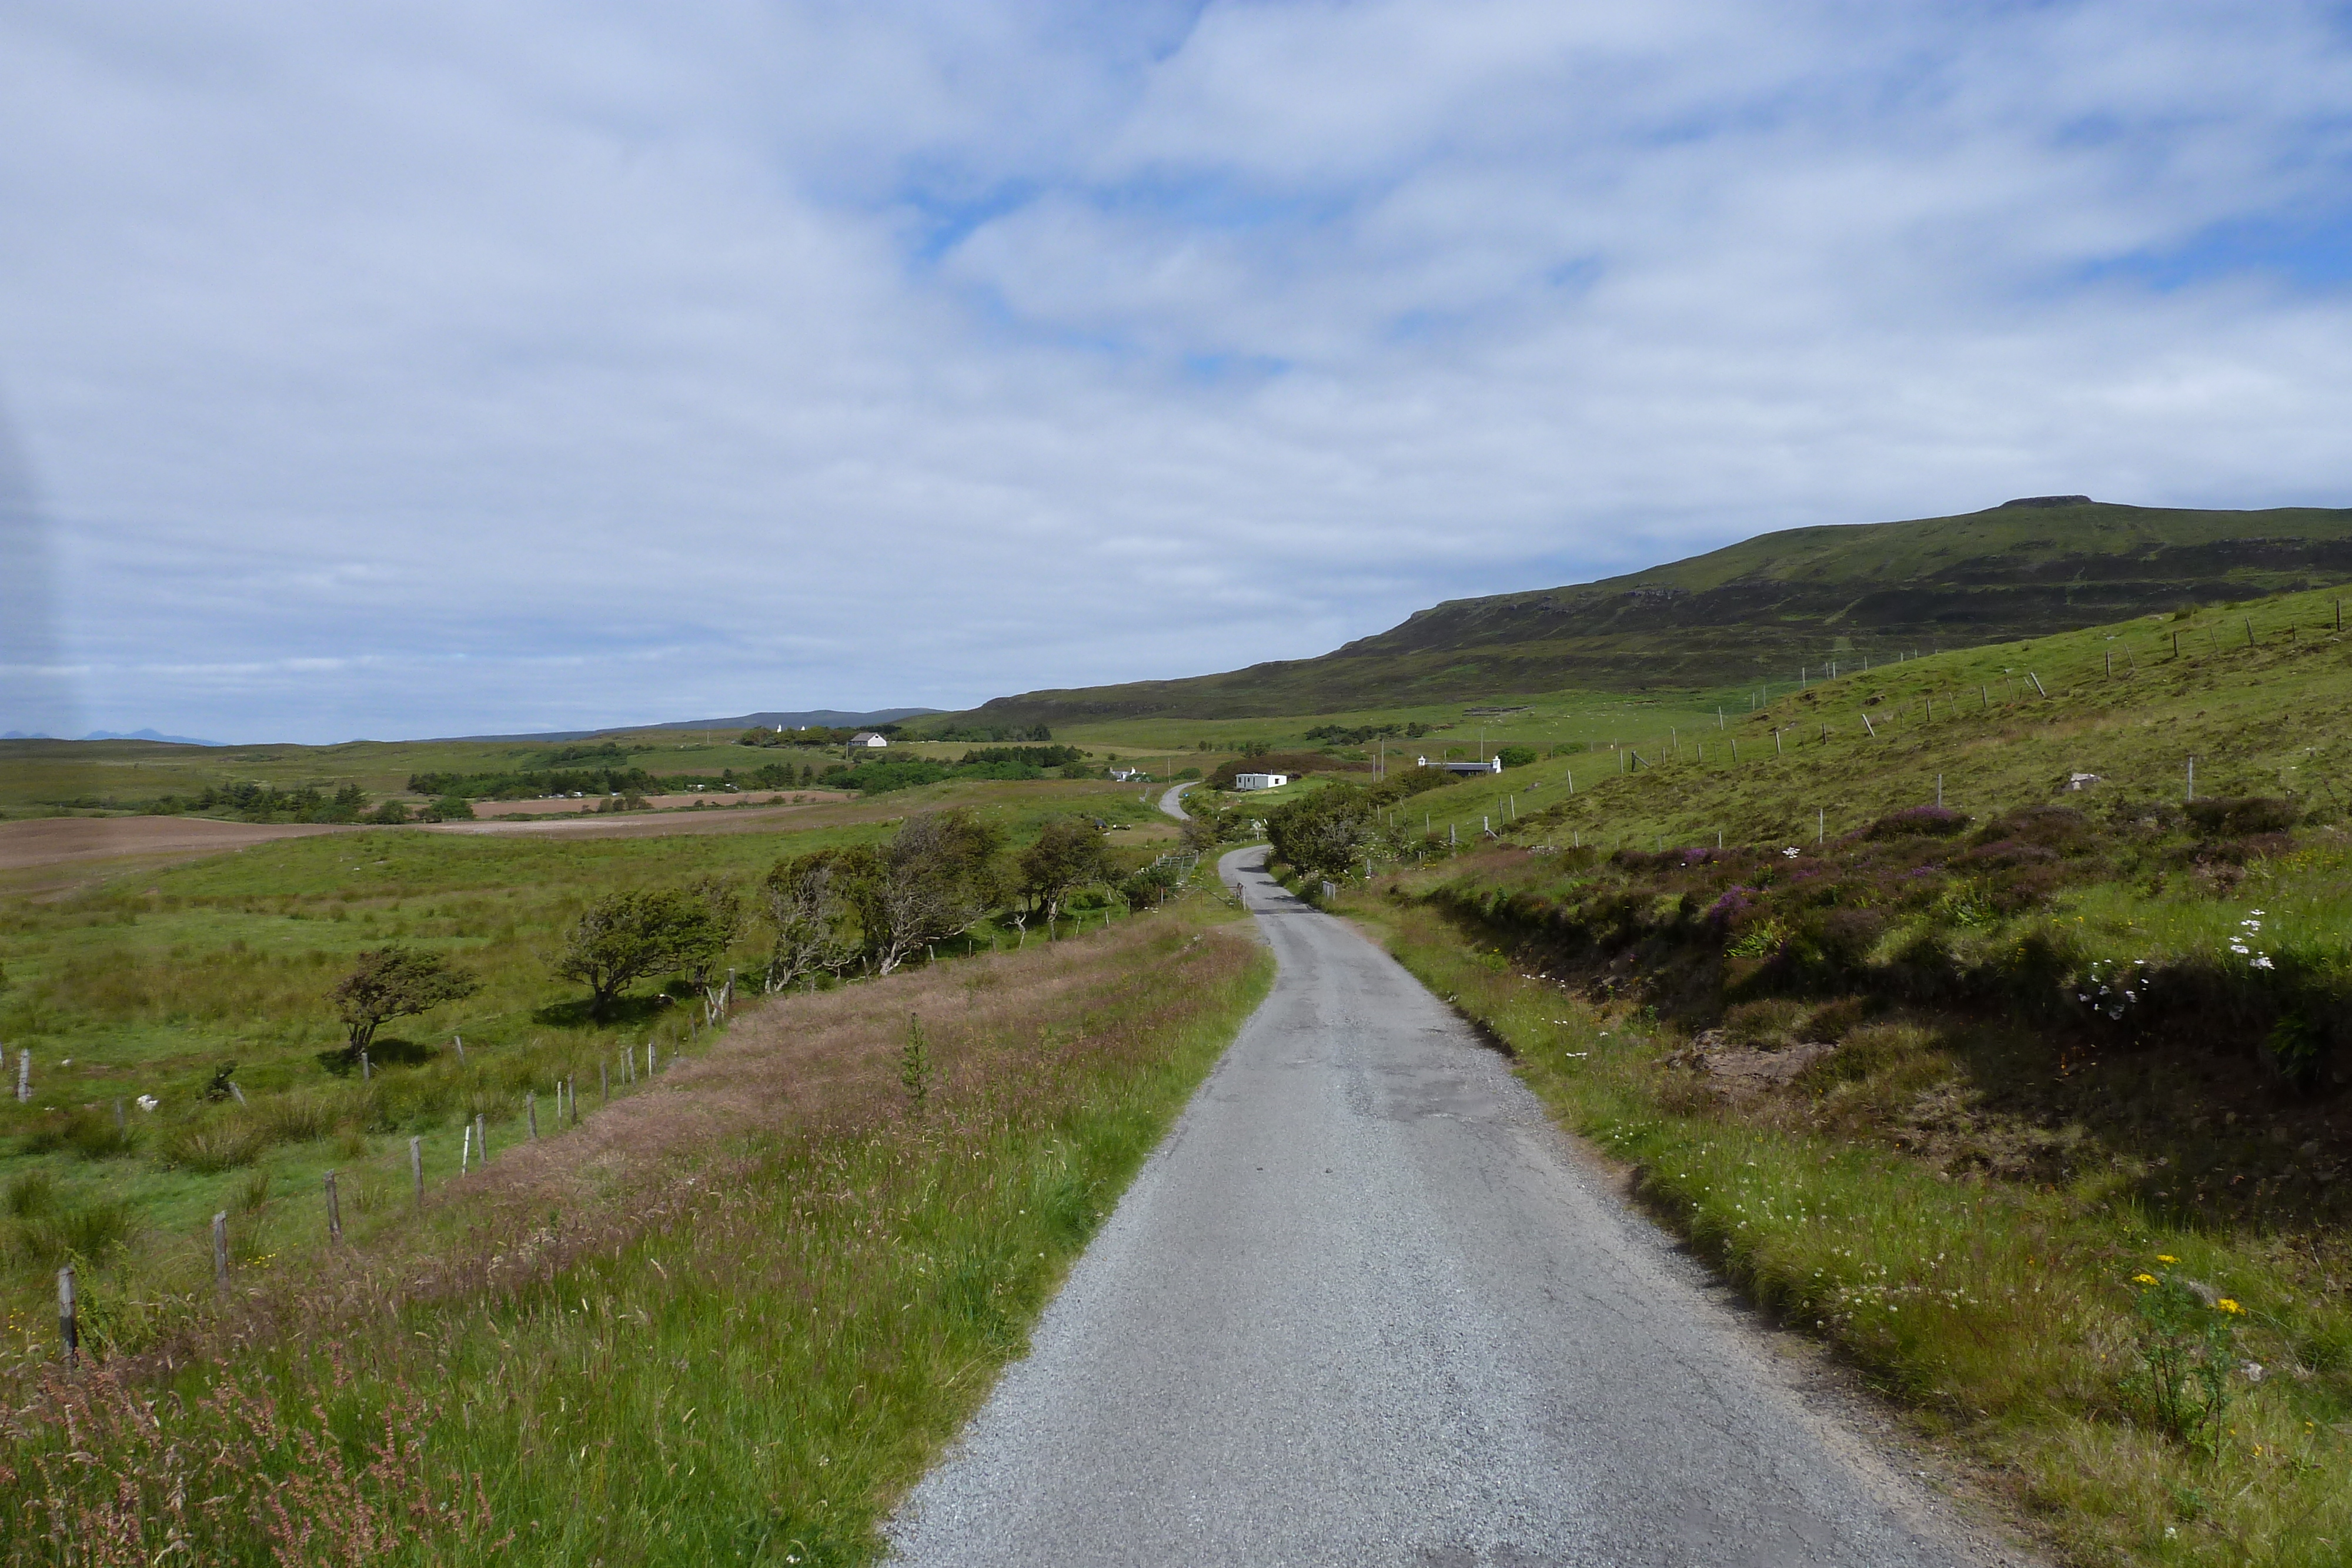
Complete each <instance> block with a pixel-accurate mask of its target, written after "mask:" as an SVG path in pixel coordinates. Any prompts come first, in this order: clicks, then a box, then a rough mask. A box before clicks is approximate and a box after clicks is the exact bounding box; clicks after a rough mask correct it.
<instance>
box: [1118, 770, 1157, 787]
mask: <svg viewBox="0 0 2352 1568" xmlns="http://www.w3.org/2000/svg"><path fill="white" fill-rule="evenodd" d="M1110 776H1111V777H1112V778H1114V779H1118V781H1119V782H1120V783H1122V784H1132V783H1134V782H1135V781H1136V780H1137V779H1143V778H1148V777H1149V775H1147V774H1146V773H1145V772H1144V771H1143V769H1142V768H1112V769H1111V770H1110Z"/></svg>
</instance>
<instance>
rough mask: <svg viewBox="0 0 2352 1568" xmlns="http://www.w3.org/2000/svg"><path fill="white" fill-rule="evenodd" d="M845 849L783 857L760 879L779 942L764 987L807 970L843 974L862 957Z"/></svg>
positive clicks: (778, 985)
mask: <svg viewBox="0 0 2352 1568" xmlns="http://www.w3.org/2000/svg"><path fill="white" fill-rule="evenodd" d="M850 882H851V877H850V874H849V867H848V866H847V864H846V863H845V860H844V857H843V855H842V853H841V852H839V851H837V850H817V851H815V852H812V853H809V854H804V855H801V856H799V857H797V858H795V859H793V860H788V861H778V862H776V863H775V866H774V867H773V869H772V870H771V871H770V872H769V873H768V875H767V878H766V880H764V881H762V882H761V883H760V894H761V898H762V899H763V900H764V902H765V903H766V905H767V915H768V920H769V922H770V924H772V925H773V926H774V927H775V933H776V935H775V942H774V944H773V945H772V946H771V947H770V948H769V949H768V973H767V977H766V979H765V981H764V982H763V988H765V989H766V990H767V991H768V993H769V994H770V995H773V994H774V993H776V992H778V991H781V990H782V989H783V988H785V987H787V986H790V985H791V984H792V983H793V981H795V980H797V979H799V978H801V977H803V976H804V975H818V974H830V975H838V974H839V973H841V971H842V970H844V969H846V968H847V967H849V966H850V965H852V964H854V963H856V961H857V953H858V946H857V934H856V928H857V911H856V906H855V905H854V904H852V903H851V902H850V897H849V893H850Z"/></svg>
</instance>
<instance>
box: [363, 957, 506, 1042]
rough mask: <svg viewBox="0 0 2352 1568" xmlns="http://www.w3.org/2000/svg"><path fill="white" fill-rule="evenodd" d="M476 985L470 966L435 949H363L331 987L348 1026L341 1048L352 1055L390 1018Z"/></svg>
mask: <svg viewBox="0 0 2352 1568" xmlns="http://www.w3.org/2000/svg"><path fill="white" fill-rule="evenodd" d="M481 986H482V983H481V981H479V980H478V979H476V978H475V977H474V975H473V973H472V972H471V971H470V970H467V969H462V968H459V967H457V965H455V964H452V963H450V962H449V961H448V960H447V959H446V958H445V957H443V956H441V955H440V954H438V953H431V952H421V951H419V950H418V949H416V948H414V947H401V946H392V947H378V948H376V949H375V950H374V951H373V952H369V953H362V954H361V955H360V956H359V962H358V963H357V964H355V965H353V966H352V971H351V973H350V974H348V975H345V976H344V977H342V978H341V980H339V981H337V982H336V984H335V988H334V990H333V992H332V993H331V996H332V999H333V1001H334V1004H335V1016H336V1017H338V1018H340V1019H342V1020H343V1027H344V1028H345V1029H346V1030H349V1031H350V1043H349V1044H348V1045H347V1046H346V1047H345V1048H344V1050H345V1053H346V1054H347V1055H348V1056H350V1057H351V1058H352V1060H353V1061H357V1060H358V1059H359V1054H360V1052H362V1051H365V1050H366V1049H367V1048H368V1046H369V1045H370V1044H371V1043H373V1040H375V1031H376V1030H379V1029H381V1028H383V1026H384V1024H385V1023H387V1022H389V1021H390V1020H391V1019H396V1018H409V1017H413V1016H414V1015H415V1014H417V1013H421V1012H425V1011H428V1010H430V1009H434V1008H437V1007H439V1006H440V1005H441V1004H442V1003H443V1002H454V1001H457V1000H459V999H461V998H466V997H470V996H472V995H473V994H474V993H475V992H476V991H478V990H479V989H481Z"/></svg>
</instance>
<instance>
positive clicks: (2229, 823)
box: [2182, 795, 2302, 834]
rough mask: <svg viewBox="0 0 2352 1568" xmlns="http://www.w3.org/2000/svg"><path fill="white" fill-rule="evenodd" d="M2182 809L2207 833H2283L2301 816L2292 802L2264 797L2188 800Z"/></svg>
mask: <svg viewBox="0 0 2352 1568" xmlns="http://www.w3.org/2000/svg"><path fill="white" fill-rule="evenodd" d="M2182 810H2184V811H2186V812H2187V813H2188V816H2189V821H2192V822H2194V823H2196V824H2197V825H2198V826H2199V827H2200V828H2201V829H2203V830H2204V831H2207V832H2209V833H2230V834H2245V833H2283V832H2284V831H2286V830H2287V829H2289V828H2291V827H2293V826H2294V824H2295V820H2296V819H2297V818H2298V817H2300V816H2301V815H2302V812H2301V811H2299V810H2297V809H2296V807H2295V804H2294V801H2292V800H2275V799H2273V798H2272V797H2270V796H2267V795H2245V796H2239V797H2237V798H2234V799H2232V798H2229V797H2216V798H2214V799H2210V800H2191V801H2189V803H2188V804H2187V805H2186V806H2184V807H2183V808H2182Z"/></svg>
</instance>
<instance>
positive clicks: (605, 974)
mask: <svg viewBox="0 0 2352 1568" xmlns="http://www.w3.org/2000/svg"><path fill="white" fill-rule="evenodd" d="M732 939H733V932H732V931H731V929H730V930H725V931H723V932H722V930H721V927H720V925H719V922H718V921H716V920H715V919H714V916H713V911H712V908H711V905H710V904H709V901H708V900H707V899H706V898H704V897H702V896H700V895H698V894H696V893H694V892H691V891H681V890H678V889H676V888H662V889H655V890H651V891H644V892H635V893H615V894H611V895H609V896H607V897H604V898H600V899H598V900H597V901H596V902H595V903H594V904H590V905H589V906H588V909H587V910H586V912H585V913H583V915H581V916H580V918H579V919H578V920H577V921H575V922H573V924H572V930H571V931H570V933H569V934H567V936H565V938H564V944H563V951H562V953H561V954H559V955H558V956H556V959H555V962H554V966H553V967H554V969H555V972H556V974H558V975H559V976H561V977H563V978H564V979H567V980H573V981H576V982H578V983H579V984H581V985H583V986H585V987H587V988H588V1010H589V1012H590V1013H591V1014H593V1016H595V1017H597V1018H603V1017H604V1015H605V1014H606V1013H607V1012H609V1011H611V1010H612V1006H613V1003H614V1001H615V1000H616V999H617V998H619V997H620V994H621V993H622V992H623V991H625V990H626V989H628V988H629V987H630V986H631V985H633V984H635V982H636V981H638V980H640V979H642V978H644V977H646V976H647V975H658V974H662V973H665V972H667V971H668V970H672V969H688V970H695V969H697V968H699V969H700V971H701V972H702V973H704V974H708V973H709V965H711V964H713V963H715V962H716V961H717V960H718V958H719V956H722V955H724V954H725V952H726V950H727V944H728V942H729V941H731V940H732Z"/></svg>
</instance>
